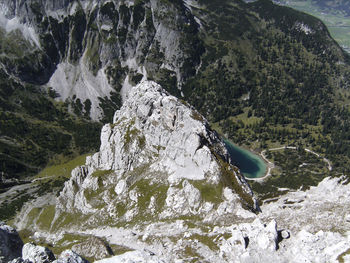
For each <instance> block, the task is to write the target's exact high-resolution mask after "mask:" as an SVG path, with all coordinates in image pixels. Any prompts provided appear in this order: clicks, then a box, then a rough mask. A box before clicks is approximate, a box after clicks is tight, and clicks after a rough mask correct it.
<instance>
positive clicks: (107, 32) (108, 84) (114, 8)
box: [0, 0, 201, 119]
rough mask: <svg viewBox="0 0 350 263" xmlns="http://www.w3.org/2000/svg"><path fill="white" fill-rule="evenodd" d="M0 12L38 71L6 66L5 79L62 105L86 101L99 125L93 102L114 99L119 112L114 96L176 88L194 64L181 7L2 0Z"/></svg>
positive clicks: (194, 41) (196, 55)
mask: <svg viewBox="0 0 350 263" xmlns="http://www.w3.org/2000/svg"><path fill="white" fill-rule="evenodd" d="M0 10H1V13H2V14H3V15H1V17H0V18H1V19H0V26H2V27H3V28H5V29H6V30H7V31H13V30H14V29H19V30H20V32H22V34H23V36H24V38H25V39H27V40H28V42H30V43H31V44H32V50H36V51H35V52H37V53H35V52H34V54H36V55H33V54H31V55H30V56H29V55H28V59H27V60H28V61H35V60H38V62H37V63H33V64H31V63H29V64H28V65H26V66H25V68H23V66H22V65H20V66H18V65H17V64H18V63H17V60H15V61H13V62H11V63H10V62H9V63H4V65H5V66H6V67H7V69H8V71H9V72H11V73H13V74H14V75H15V76H17V77H19V78H21V79H22V80H25V81H29V82H31V83H37V84H45V83H47V82H48V81H49V84H48V86H50V87H52V88H54V89H55V90H56V91H57V92H58V93H59V94H60V95H61V99H62V100H65V99H67V98H70V99H72V98H73V96H74V95H75V97H74V99H73V100H75V99H77V98H79V99H80V101H81V103H84V101H85V100H87V99H89V100H90V101H91V103H92V107H91V109H92V111H93V112H91V116H92V117H93V118H94V119H98V118H100V117H101V110H100V111H95V109H96V108H99V106H100V105H99V103H100V101H99V100H98V98H99V97H100V98H106V97H107V98H109V97H110V96H111V92H112V93H113V94H114V96H113V98H114V99H113V103H114V104H115V105H114V106H115V107H118V106H120V105H116V104H119V103H120V102H119V101H117V99H115V98H116V94H117V93H116V92H119V91H120V89H121V88H122V86H123V92H122V93H127V92H126V91H125V89H127V88H128V87H129V86H130V84H129V82H130V83H131V84H135V83H137V82H139V81H140V80H141V78H147V77H151V78H152V79H155V80H160V79H168V78H173V77H175V78H176V80H177V83H178V86H179V87H181V84H182V83H183V81H184V80H185V79H186V78H188V77H189V76H191V75H193V74H194V71H193V68H196V67H197V66H198V65H199V63H200V55H201V52H200V50H201V48H200V46H201V43H200V41H199V39H198V38H197V37H196V33H197V32H198V28H199V26H198V24H197V23H196V21H195V19H194V17H193V15H192V14H191V13H190V12H188V9H187V8H186V6H185V5H184V4H183V3H180V2H177V3H172V2H168V3H165V2H163V1H160V0H152V1H118V0H114V1H110V0H103V1H92V0H84V1H78V0H75V1H59V2H57V1H51V0H50V1H36V0H28V1H24V0H15V1H12V0H0ZM10 21H11V22H10ZM9 25H11V26H9ZM196 47H198V48H197V50H196V52H192V51H190V50H193V49H196ZM185 50H186V51H185ZM28 52H30V51H28ZM31 53H32V52H31ZM22 64H23V63H22ZM186 64H190V65H191V69H190V70H189V69H188V67H185V65H186ZM28 72H29V73H30V74H28ZM34 73H35V74H34Z"/></svg>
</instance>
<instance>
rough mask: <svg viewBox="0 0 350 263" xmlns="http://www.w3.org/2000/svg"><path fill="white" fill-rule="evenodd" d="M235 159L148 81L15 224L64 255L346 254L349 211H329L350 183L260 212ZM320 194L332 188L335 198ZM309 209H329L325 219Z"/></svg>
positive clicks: (258, 258) (297, 195) (197, 118)
mask: <svg viewBox="0 0 350 263" xmlns="http://www.w3.org/2000/svg"><path fill="white" fill-rule="evenodd" d="M230 161H231V160H230V158H229V157H228V155H227V150H226V149H225V147H224V144H223V142H222V141H221V140H220V139H219V138H218V136H217V134H216V133H215V132H213V131H212V130H211V129H210V127H209V125H208V123H207V121H206V120H205V119H204V117H203V116H201V115H200V114H199V113H198V112H197V111H195V110H194V109H193V108H191V107H190V106H189V105H188V104H186V103H184V102H181V101H180V100H178V99H177V98H175V97H173V96H171V95H169V94H168V93H167V92H166V91H164V90H163V89H162V88H161V87H160V86H159V85H158V84H156V83H154V82H149V81H145V82H142V83H141V84H139V85H137V86H136V87H134V88H132V90H131V91H130V97H129V99H127V100H126V101H125V102H124V104H123V106H122V108H121V109H120V110H119V111H117V112H116V114H115V117H114V122H113V123H112V124H106V125H105V126H104V127H103V128H102V132H101V147H100V151H99V152H98V153H95V154H94V155H92V156H90V157H88V158H87V161H86V164H85V165H83V166H79V167H77V168H76V169H74V170H73V171H72V176H71V178H70V180H69V181H68V182H66V183H65V186H64V189H63V190H62V191H61V192H60V193H59V196H58V197H52V198H51V200H49V199H48V198H47V196H46V197H39V198H37V199H36V200H34V201H31V202H28V203H27V204H26V205H25V206H24V208H23V209H22V211H21V213H20V214H19V215H18V216H17V217H16V218H15V221H14V222H15V225H16V226H17V227H18V228H19V229H20V230H21V231H20V234H22V235H23V233H25V235H26V238H27V240H28V239H29V240H34V241H36V242H38V241H40V243H41V244H51V247H52V249H53V251H56V252H55V253H56V254H59V253H60V251H63V250H65V249H67V248H69V249H72V250H73V251H75V252H76V253H78V252H77V251H79V254H81V255H82V256H84V257H87V256H88V255H89V258H91V259H93V260H96V259H102V258H105V257H107V256H112V255H113V253H115V254H119V253H120V254H121V255H116V256H114V257H111V258H105V259H103V260H102V261H101V262H119V261H123V260H124V261H132V260H138V261H140V260H141V261H142V260H144V261H152V262H178V261H179V260H193V261H208V262H250V261H252V260H253V261H254V262H266V261H269V260H272V259H273V260H275V261H278V262H300V261H312V260H314V259H315V258H316V259H317V262H329V261H335V260H336V259H341V258H344V257H345V258H346V253H347V251H348V248H349V247H350V243H349V240H348V237H347V236H344V235H341V234H340V232H341V231H344V229H347V227H348V226H349V224H350V223H349V220H348V219H347V218H348V216H346V219H345V218H344V215H343V214H342V213H339V212H337V213H336V214H334V216H333V218H332V219H330V218H329V213H331V211H333V209H336V210H337V211H346V209H347V208H348V206H349V205H348V204H349V202H347V200H348V199H349V198H350V196H349V194H348V188H349V185H348V184H346V183H345V181H342V180H339V179H330V178H327V179H325V180H324V181H323V182H322V183H320V184H319V185H318V187H313V188H311V189H310V190H308V191H307V192H303V191H296V192H294V193H289V194H287V195H285V196H282V198H281V199H280V200H279V201H278V202H276V203H272V204H271V203H269V204H264V206H263V208H264V210H263V211H262V212H261V213H259V214H255V213H251V212H250V211H249V210H251V209H252V208H253V207H252V205H253V202H254V197H253V196H252V195H251V191H250V189H249V186H248V185H247V183H246V182H245V180H244V179H243V177H242V176H241V175H240V173H239V171H238V170H237V168H236V167H234V166H232V165H231V164H230ZM321 193H327V194H329V195H330V198H329V200H328V204H327V205H325V204H324V200H323V199H324V198H323V197H322V194H321ZM344 201H345V202H344ZM244 207H246V208H249V210H247V209H244ZM310 209H311V210H312V211H313V210H315V209H319V210H320V211H319V214H318V219H319V222H317V223H314V222H313V221H314V220H313V217H314V214H310V213H308V212H307V211H309V210H310ZM344 209H345V210H344ZM293 213H297V214H298V218H297V219H296V220H295V218H293V219H291V218H292V217H293V215H294V214H293ZM275 218H277V219H278V220H279V222H281V223H282V224H281V225H282V227H283V228H278V227H277V223H276V221H275ZM299 222H303V224H299ZM342 224H343V225H342ZM23 228H27V230H26V231H24V229H23ZM322 230H324V231H322ZM107 242H108V243H109V244H108V243H107ZM101 243H102V244H101ZM27 246H32V247H33V248H34V247H35V246H34V245H32V244H31V245H27V244H26V245H25V247H27ZM106 248H109V251H111V252H109V253H106V252H105V250H106ZM38 249H39V248H38ZM40 249H43V248H40ZM92 251H94V253H91V252H92ZM125 251H127V252H125ZM15 252H16V251H15ZM0 253H1V252H0ZM33 254H35V253H33ZM0 256H1V254H0Z"/></svg>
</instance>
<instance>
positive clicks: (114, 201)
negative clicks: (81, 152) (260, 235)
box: [56, 81, 255, 224]
mask: <svg viewBox="0 0 350 263" xmlns="http://www.w3.org/2000/svg"><path fill="white" fill-rule="evenodd" d="M242 204H243V205H244V206H245V207H249V208H250V209H254V205H255V202H254V198H253V197H252V193H251V191H250V188H249V186H248V184H247V183H246V181H245V180H244V178H243V176H241V175H240V173H239V171H238V169H237V168H236V167H234V166H233V165H231V164H230V158H229V155H228V153H227V150H226V148H225V145H224V143H223V141H222V140H221V139H220V138H219V137H218V135H217V134H216V132H214V131H213V130H211V129H210V127H209V125H208V122H207V121H206V120H205V118H204V117H202V116H201V115H200V114H199V113H198V112H197V111H196V110H194V109H193V108H192V107H191V106H189V105H187V104H186V103H184V102H182V101H180V100H179V99H177V98H176V97H174V96H171V95H169V94H168V93H167V92H166V91H164V90H163V89H162V88H161V86H160V85H158V84H156V83H155V82H152V81H144V82H142V83H141V84H139V85H137V86H136V87H134V88H132V89H131V90H130V93H129V95H128V99H127V100H126V101H125V102H124V104H123V106H122V107H121V109H120V110H118V111H117V112H116V113H115V116H114V120H113V123H112V124H106V125H105V126H104V127H103V128H102V132H101V147H100V151H99V152H98V153H96V154H94V155H92V156H90V157H87V159H86V165H85V166H81V167H78V168H76V169H75V170H73V172H72V177H71V179H70V181H68V182H67V183H66V184H65V187H64V189H63V191H62V192H61V194H60V196H59V198H58V201H57V205H56V209H57V211H58V214H57V217H56V219H57V218H59V215H61V214H62V213H67V212H68V213H71V212H72V211H75V212H76V213H80V214H81V213H82V214H84V215H91V217H89V221H90V222H91V224H94V222H99V223H101V219H98V220H97V219H96V217H98V218H99V217H103V218H104V219H106V215H109V217H110V220H112V221H114V222H130V221H133V220H136V221H135V222H140V219H141V218H142V220H141V221H142V222H144V221H145V219H148V220H151V221H153V220H158V219H164V218H174V217H177V216H194V215H196V216H200V217H203V218H204V217H205V218H206V219H205V220H208V221H213V220H216V218H217V215H218V214H221V215H223V214H225V213H227V211H231V212H233V213H237V214H241V213H242ZM204 211H205V213H203V212H204Z"/></svg>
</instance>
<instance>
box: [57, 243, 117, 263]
mask: <svg viewBox="0 0 350 263" xmlns="http://www.w3.org/2000/svg"><path fill="white" fill-rule="evenodd" d="M72 250H73V251H74V252H75V253H77V254H79V255H83V256H84V257H87V258H95V259H102V258H106V257H109V256H112V255H113V252H112V249H111V248H110V247H109V246H108V244H106V243H105V242H104V241H103V240H102V239H100V238H97V237H90V238H88V239H87V240H86V241H84V242H83V243H79V244H76V245H74V246H73V247H72ZM61 257H62V255H61ZM77 263H78V261H77Z"/></svg>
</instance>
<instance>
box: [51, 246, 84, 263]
mask: <svg viewBox="0 0 350 263" xmlns="http://www.w3.org/2000/svg"><path fill="white" fill-rule="evenodd" d="M52 263H89V261H87V260H86V259H84V258H82V257H81V256H79V255H78V254H77V253H75V252H74V251H72V250H70V249H67V250H65V251H63V252H62V253H61V255H60V257H59V258H58V259H57V260H55V261H53V262H52Z"/></svg>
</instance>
